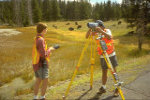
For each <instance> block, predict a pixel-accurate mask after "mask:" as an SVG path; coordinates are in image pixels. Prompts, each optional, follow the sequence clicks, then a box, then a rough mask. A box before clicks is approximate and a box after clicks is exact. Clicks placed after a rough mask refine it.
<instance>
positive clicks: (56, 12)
mask: <svg viewBox="0 0 150 100" xmlns="http://www.w3.org/2000/svg"><path fill="white" fill-rule="evenodd" d="M52 9H53V10H52V19H53V20H54V21H56V20H58V19H59V18H60V8H59V5H58V1H57V0H52Z"/></svg>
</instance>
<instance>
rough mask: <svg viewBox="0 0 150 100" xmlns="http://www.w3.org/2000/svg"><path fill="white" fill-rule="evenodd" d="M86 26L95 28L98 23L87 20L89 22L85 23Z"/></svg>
mask: <svg viewBox="0 0 150 100" xmlns="http://www.w3.org/2000/svg"><path fill="white" fill-rule="evenodd" d="M87 27H88V28H92V29H95V28H96V27H98V23H94V22H89V23H87Z"/></svg>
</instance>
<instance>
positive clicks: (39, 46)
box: [33, 35, 50, 71]
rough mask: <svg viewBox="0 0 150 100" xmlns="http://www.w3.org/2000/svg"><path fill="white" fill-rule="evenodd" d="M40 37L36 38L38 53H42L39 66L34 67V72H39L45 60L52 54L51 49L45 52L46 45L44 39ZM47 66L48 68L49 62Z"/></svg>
mask: <svg viewBox="0 0 150 100" xmlns="http://www.w3.org/2000/svg"><path fill="white" fill-rule="evenodd" d="M38 36H39V35H37V37H36V47H37V51H38V52H39V53H40V61H39V63H38V64H34V65H33V69H34V71H37V70H38V69H39V67H42V66H43V62H44V61H45V60H46V59H45V58H46V57H48V56H49V54H50V49H48V50H45V46H46V44H45V40H44V38H39V37H38ZM47 66H48V61H47Z"/></svg>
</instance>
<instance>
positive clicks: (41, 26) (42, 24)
mask: <svg viewBox="0 0 150 100" xmlns="http://www.w3.org/2000/svg"><path fill="white" fill-rule="evenodd" d="M46 28H47V25H46V24H44V23H38V24H37V27H36V29H37V33H41V32H42V31H43V30H44V29H46Z"/></svg>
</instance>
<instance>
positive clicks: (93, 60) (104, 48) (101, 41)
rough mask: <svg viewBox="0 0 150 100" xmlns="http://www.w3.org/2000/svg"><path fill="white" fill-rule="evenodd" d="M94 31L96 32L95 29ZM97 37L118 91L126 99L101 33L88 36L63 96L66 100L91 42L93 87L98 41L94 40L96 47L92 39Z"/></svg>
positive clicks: (91, 80)
mask: <svg viewBox="0 0 150 100" xmlns="http://www.w3.org/2000/svg"><path fill="white" fill-rule="evenodd" d="M93 32H94V30H93ZM95 39H96V40H99V42H98V45H97V46H99V47H100V48H101V50H102V51H103V52H102V54H103V56H104V59H105V61H106V63H107V66H108V69H109V70H110V72H111V74H112V77H113V79H114V82H115V86H116V87H117V89H118V92H119V94H120V96H121V98H122V100H125V98H124V95H123V92H122V90H121V84H122V83H123V82H120V81H119V78H118V75H117V74H116V73H115V71H114V69H113V67H112V64H111V61H110V59H109V56H108V54H107V52H106V50H107V49H108V48H107V45H106V43H105V41H103V40H102V39H103V35H102V34H99V35H98V37H97V38H95V36H93V35H92V34H90V36H89V38H88V40H87V42H86V44H85V46H84V48H83V50H82V52H81V56H80V58H79V61H78V64H77V66H76V69H75V71H74V73H73V76H72V78H71V81H70V83H69V85H68V88H67V90H66V92H65V95H64V96H63V99H64V100H65V98H66V97H67V95H68V93H69V90H70V88H71V85H72V82H73V80H74V78H75V76H76V74H77V71H78V69H79V67H80V64H81V61H82V59H83V56H84V53H85V51H86V49H87V47H88V45H89V44H90V45H91V56H90V62H91V63H90V64H91V75H90V89H92V88H93V68H94V65H95V57H96V50H95V48H96V41H95V42H94V43H95V47H94V48H93V46H92V45H93V42H92V41H93V40H95Z"/></svg>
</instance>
